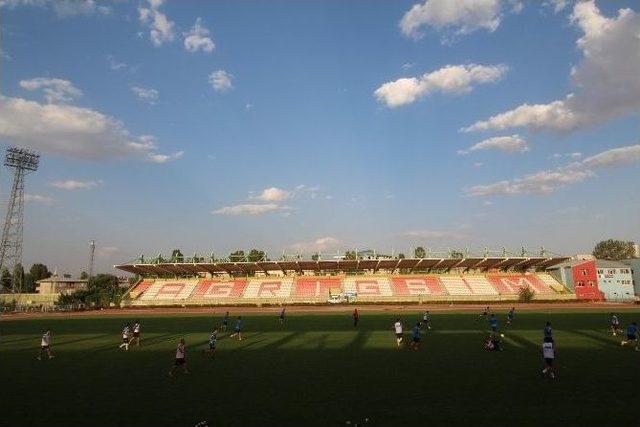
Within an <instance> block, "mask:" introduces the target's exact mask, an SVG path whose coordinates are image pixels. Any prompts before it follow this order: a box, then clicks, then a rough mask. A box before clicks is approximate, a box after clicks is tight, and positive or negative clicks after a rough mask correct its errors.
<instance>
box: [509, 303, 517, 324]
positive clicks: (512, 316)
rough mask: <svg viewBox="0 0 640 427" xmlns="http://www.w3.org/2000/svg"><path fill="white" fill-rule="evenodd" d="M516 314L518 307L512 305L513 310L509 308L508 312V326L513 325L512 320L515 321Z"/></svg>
mask: <svg viewBox="0 0 640 427" xmlns="http://www.w3.org/2000/svg"><path fill="white" fill-rule="evenodd" d="M515 315H516V308H515V307H511V310H509V312H508V313H507V326H509V325H511V322H513V318H514V317H515Z"/></svg>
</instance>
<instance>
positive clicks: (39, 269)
mask: <svg viewBox="0 0 640 427" xmlns="http://www.w3.org/2000/svg"><path fill="white" fill-rule="evenodd" d="M29 275H30V276H31V278H32V279H33V281H34V282H37V281H38V280H41V279H46V278H48V277H51V272H50V271H49V269H48V268H47V266H46V265H44V264H40V263H36V264H33V265H32V266H31V268H30V269H29Z"/></svg>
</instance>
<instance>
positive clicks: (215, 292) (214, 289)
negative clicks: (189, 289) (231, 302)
mask: <svg viewBox="0 0 640 427" xmlns="http://www.w3.org/2000/svg"><path fill="white" fill-rule="evenodd" d="M246 286H247V281H246V280H245V279H235V280H230V281H220V280H213V279H206V280H201V281H200V282H199V283H198V286H197V287H196V289H195V291H194V292H193V297H195V298H205V299H208V298H212V299H218V298H223V299H228V298H240V297H241V296H242V293H243V292H244V290H245V288H246Z"/></svg>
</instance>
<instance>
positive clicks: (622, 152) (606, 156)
mask: <svg viewBox="0 0 640 427" xmlns="http://www.w3.org/2000/svg"><path fill="white" fill-rule="evenodd" d="M638 161H640V144H638V145H628V146H626V147H620V148H613V149H611V150H607V151H603V152H602V153H599V154H596V155H595V156H591V157H587V158H586V159H584V160H583V161H582V164H583V165H585V166H587V167H590V168H595V167H603V166H619V165H628V164H631V163H635V162H638Z"/></svg>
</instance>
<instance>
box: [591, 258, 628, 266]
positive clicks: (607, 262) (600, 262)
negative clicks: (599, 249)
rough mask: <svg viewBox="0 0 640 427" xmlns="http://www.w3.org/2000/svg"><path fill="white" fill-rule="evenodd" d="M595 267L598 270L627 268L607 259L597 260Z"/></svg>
mask: <svg viewBox="0 0 640 427" xmlns="http://www.w3.org/2000/svg"><path fill="white" fill-rule="evenodd" d="M596 267H598V268H600V267H603V268H628V267H629V266H628V265H627V264H625V263H623V262H620V261H611V260H608V259H597V260H596Z"/></svg>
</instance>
